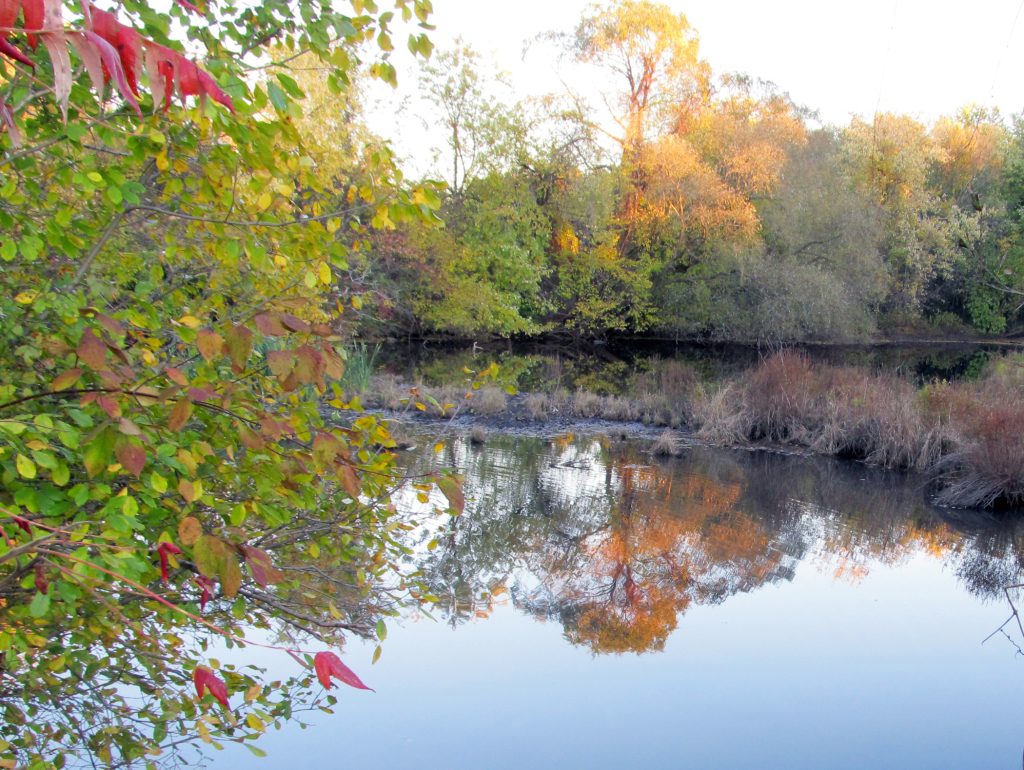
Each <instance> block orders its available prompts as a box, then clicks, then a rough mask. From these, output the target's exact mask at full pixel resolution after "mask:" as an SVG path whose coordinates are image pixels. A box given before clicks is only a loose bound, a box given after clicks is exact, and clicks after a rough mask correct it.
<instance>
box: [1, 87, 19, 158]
mask: <svg viewBox="0 0 1024 770" xmlns="http://www.w3.org/2000/svg"><path fill="white" fill-rule="evenodd" d="M0 123H3V124H4V126H6V127H7V133H8V134H10V136H11V144H12V145H14V146H15V147H20V146H21V143H22V136H21V130H20V129H19V128H18V124H17V123H15V122H14V113H13V112H11V108H10V107H8V106H7V102H5V101H4V100H3V99H0Z"/></svg>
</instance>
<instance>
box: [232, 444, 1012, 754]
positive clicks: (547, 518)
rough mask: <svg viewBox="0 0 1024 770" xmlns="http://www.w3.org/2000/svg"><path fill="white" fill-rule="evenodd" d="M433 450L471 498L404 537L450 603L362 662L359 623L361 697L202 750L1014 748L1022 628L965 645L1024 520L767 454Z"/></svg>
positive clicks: (579, 448)
mask: <svg viewBox="0 0 1024 770" xmlns="http://www.w3.org/2000/svg"><path fill="white" fill-rule="evenodd" d="M431 455H432V452H430V451H429V449H427V450H425V451H424V453H423V454H422V455H421V456H419V457H416V458H413V459H412V460H411V462H413V463H414V464H417V463H419V464H420V465H422V464H423V463H426V462H427V461H428V458H429V457H430V456H431ZM439 462H441V463H442V464H450V465H455V466H456V467H458V468H459V469H460V470H462V472H464V473H465V474H466V479H467V480H466V490H467V495H468V498H469V503H468V504H467V508H466V513H465V514H464V515H463V516H462V517H461V518H460V519H458V520H457V521H456V522H455V523H454V524H453V525H449V522H448V519H447V517H439V518H438V517H434V518H432V519H431V522H430V524H429V525H428V526H426V527H425V528H424V529H423V531H420V532H417V533H415V537H414V541H415V542H414V546H415V548H414V552H415V556H414V557H413V558H415V559H416V560H417V561H418V563H419V564H421V566H422V568H423V570H424V571H425V573H426V574H427V575H428V578H429V581H430V583H431V584H432V586H433V590H434V593H435V594H436V595H437V596H439V597H441V598H442V605H443V610H442V612H440V613H438V614H437V615H436V620H430V619H427V618H425V617H422V616H419V615H413V616H410V617H408V618H406V619H405V620H404V622H403V623H401V624H398V623H392V624H391V630H390V633H389V636H388V639H387V641H386V643H385V645H384V655H383V657H382V658H381V660H380V661H379V662H378V663H377V664H376V665H372V666H371V664H370V658H371V654H372V651H373V645H370V644H362V643H360V642H358V641H353V642H352V643H350V645H349V647H348V649H347V650H346V660H347V662H348V663H349V664H350V665H351V666H352V667H353V668H354V669H355V670H356V671H358V672H359V673H360V674H361V675H363V679H364V680H365V681H367V683H368V684H370V685H371V686H373V687H375V688H376V690H377V692H376V693H366V692H357V691H352V690H348V691H345V692H342V693H341V694H340V703H339V705H338V707H337V713H335V714H334V715H319V714H318V715H316V716H313V717H312V718H311V722H312V723H313V727H312V728H311V729H309V730H305V731H303V730H300V729H299V728H298V727H297V726H296V725H289V726H288V727H286V728H285V730H283V731H282V732H280V733H274V734H269V735H267V736H266V738H265V740H264V741H262V742H261V744H260V745H261V746H262V747H263V748H264V749H266V750H267V751H268V752H269V755H270V756H269V759H265V760H256V759H253V758H251V757H249V756H248V754H246V753H245V752H244V751H236V750H233V749H229V750H228V751H226V752H224V753H220V754H218V755H216V756H215V757H214V764H215V766H224V767H249V766H252V767H264V768H266V767H285V766H286V767H290V768H318V769H321V768H334V767H381V768H519V767H531V768H532V767H538V768H547V767H558V768H576V767H579V768H605V767H607V768H612V767H615V768H624V767H701V768H709V767H713V768H719V767H720V768H822V767H829V768H869V767H870V768H906V767H915V768H916V767H921V768H924V767H928V768H989V767H991V768H998V767H1006V768H1011V767H1020V763H1021V755H1022V749H1024V718H1022V717H1021V714H1022V713H1024V658H1022V657H1021V656H1020V655H1018V654H1017V649H1016V647H1015V646H1014V645H1015V643H1016V644H1024V640H1022V639H1021V638H1020V632H1019V631H1016V632H1015V631H1014V630H1013V629H1011V628H1010V627H1009V626H1007V629H1006V630H1007V631H1008V632H1009V633H1010V637H1011V638H1008V637H1007V636H1006V635H1003V634H1001V633H999V634H996V635H995V636H994V637H992V638H990V639H989V640H988V641H987V642H985V643H984V644H983V643H982V642H983V640H984V639H985V638H986V637H987V636H988V635H989V634H991V633H992V632H993V631H994V630H996V629H997V628H998V627H999V626H1000V624H1002V623H1003V621H1004V620H1006V618H1007V616H1008V614H1009V607H1008V605H1007V603H1006V600H1005V598H1003V597H1002V595H1001V593H1000V587H1001V586H1002V585H1005V584H1008V583H1011V582H1015V580H1016V579H1017V576H1018V573H1019V570H1020V564H1021V558H1022V556H1021V546H1022V544H1024V526H1018V525H1016V524H1013V523H1011V522H1005V521H1000V520H997V519H994V518H990V517H985V516H976V515H969V514H964V513H962V512H961V513H952V512H944V511H940V510H937V509H934V508H932V507H930V506H929V505H928V504H927V502H926V500H925V497H924V495H923V492H922V489H921V486H920V483H919V482H918V481H917V480H915V479H913V478H912V477H907V476H901V475H892V474H887V473H883V472H880V471H876V470H873V469H869V468H866V467H861V466H857V465H851V464H844V463H839V462H831V461H822V460H817V459H807V458H799V457H784V456H779V455H772V454H764V453H759V454H758V453H745V452H727V451H717V450H697V449H695V450H691V451H690V452H689V453H688V454H687V455H686V456H684V457H682V458H678V459H673V460H668V461H657V460H654V459H653V458H651V457H649V456H648V455H646V454H645V453H644V452H643V451H642V450H641V448H640V447H635V446H629V445H622V444H615V443H612V442H609V441H607V440H605V439H594V438H565V439H560V440H554V441H547V440H542V439H523V438H520V439H511V438H507V439H501V438H498V439H492V440H491V441H489V442H488V444H487V445H486V446H485V447H483V448H478V447H472V446H470V445H469V444H468V443H467V442H464V441H462V440H461V439H455V440H453V441H452V442H451V443H450V444H449V446H448V448H447V449H446V450H445V452H444V453H442V455H441V457H440V458H439ZM402 504H403V505H404V506H406V507H415V506H417V503H416V502H415V500H414V498H413V497H412V496H411V494H410V495H409V496H408V497H407V498H404V499H403V501H402ZM438 535H439V536H440V537H439V545H438V547H436V548H435V549H433V550H428V549H427V548H426V546H425V543H426V541H427V540H428V539H430V538H432V537H434V536H438ZM262 663H263V664H264V665H266V666H267V667H268V668H269V670H270V673H271V675H273V673H274V671H275V668H281V669H282V672H283V669H284V668H285V667H289V661H287V660H281V656H278V655H276V654H274V653H267V657H266V658H265V659H264V660H263V661H262ZM290 668H291V667H289V670H290Z"/></svg>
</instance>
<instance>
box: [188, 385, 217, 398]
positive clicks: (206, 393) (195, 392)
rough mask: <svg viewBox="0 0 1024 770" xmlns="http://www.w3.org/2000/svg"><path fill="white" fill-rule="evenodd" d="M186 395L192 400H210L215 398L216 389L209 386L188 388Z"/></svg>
mask: <svg viewBox="0 0 1024 770" xmlns="http://www.w3.org/2000/svg"><path fill="white" fill-rule="evenodd" d="M188 397H189V398H190V399H192V400H193V401H212V400H213V399H215V398H217V391H215V390H210V389H209V388H189V389H188Z"/></svg>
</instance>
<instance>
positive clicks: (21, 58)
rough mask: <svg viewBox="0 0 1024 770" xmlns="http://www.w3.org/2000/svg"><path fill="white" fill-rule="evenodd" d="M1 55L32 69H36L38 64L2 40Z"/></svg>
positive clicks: (0, 44) (0, 45)
mask: <svg viewBox="0 0 1024 770" xmlns="http://www.w3.org/2000/svg"><path fill="white" fill-rule="evenodd" d="M0 34H3V33H0ZM0 53H2V54H3V55H4V56H6V57H7V58H8V59H14V60H15V61H17V62H21V63H22V64H24V65H26V66H28V67H32V69H35V66H36V63H35V62H34V61H32V60H31V59H30V58H28V57H27V56H26V55H25V54H23V53H22V52H21V51H20V50H19V49H18V48H16V47H15V46H14V45H12V44H11V43H9V42H8V41H6V40H0Z"/></svg>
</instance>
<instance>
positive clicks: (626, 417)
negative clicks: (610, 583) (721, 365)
mask: <svg viewBox="0 0 1024 770" xmlns="http://www.w3.org/2000/svg"><path fill="white" fill-rule="evenodd" d="M669 363H670V365H667V366H662V367H660V368H659V369H658V370H657V371H655V372H650V373H647V374H646V375H643V376H640V377H636V378H634V379H633V380H632V381H631V383H630V394H629V395H598V394H595V393H591V392H588V391H585V390H577V391H575V392H570V391H568V390H564V389H560V390H555V391H553V392H550V393H522V394H513V395H510V394H508V393H506V392H504V391H503V390H501V389H500V388H496V387H488V386H484V387H481V388H479V389H476V390H472V389H470V390H469V391H468V392H467V391H466V390H464V389H463V388H460V387H455V386H451V385H449V386H441V387H435V388H430V387H427V386H424V385H422V384H420V385H409V384H408V383H402V382H400V381H399V380H398V379H397V378H395V377H393V376H378V377H375V378H374V379H373V380H372V382H371V385H370V387H369V388H368V390H367V392H366V394H365V395H364V403H365V404H366V405H367V406H368V407H370V408H374V409H380V410H383V411H385V412H386V413H387V414H388V415H389V416H391V417H395V418H400V419H403V420H410V419H412V420H422V419H432V420H438V419H445V420H449V421H453V422H452V424H453V426H455V427H457V428H458V429H460V430H466V431H475V432H476V435H477V436H478V438H482V437H483V436H485V435H486V432H487V431H502V432H529V433H532V434H542V435H543V434H552V435H553V434H557V433H564V432H567V431H580V430H594V431H603V432H608V433H610V434H613V435H615V434H619V435H622V436H638V437H640V438H645V439H649V440H651V442H652V451H654V452H656V453H660V454H675V453H678V452H681V451H683V448H684V447H685V445H686V443H687V442H688V441H689V442H697V443H701V444H706V445H713V446H724V447H746V448H750V447H756V448H774V449H782V450H787V451H799V452H807V453H813V454H819V455H826V456H834V457H841V458H848V459H855V460H860V461H862V462H865V463H868V464H871V465H879V466H882V467H885V468H891V469H903V470H911V471H915V472H918V473H922V474H925V475H926V476H927V477H928V478H929V479H930V480H931V483H932V484H933V490H934V493H935V499H936V502H938V503H939V504H940V505H946V506H951V507H964V508H987V509H1002V508H1012V509H1015V510H1016V509H1022V508H1024V359H1022V358H1020V357H1013V356H1011V357H1007V358H1005V359H1002V360H1001V361H1000V362H999V363H998V364H997V365H993V366H991V367H990V370H989V371H987V372H986V374H985V376H984V377H983V378H981V379H980V380H978V381H974V382H959V383H949V382H940V381H934V382H930V383H928V384H926V385H924V386H918V385H917V384H915V383H914V382H912V381H911V380H910V379H907V378H905V377H901V376H899V375H897V374H894V373H886V372H875V371H871V370H868V369H864V368H859V367H852V366H832V365H827V364H814V363H812V362H811V360H810V359H809V358H808V357H807V356H806V355H804V354H802V353H799V352H793V351H783V352H780V353H776V354H774V355H772V356H770V357H768V358H766V359H764V360H763V361H762V362H761V363H760V364H758V365H757V366H755V367H753V368H751V369H749V370H748V371H746V372H744V373H743V374H741V375H738V376H735V377H732V378H728V379H726V380H723V381H721V382H717V383H714V384H707V383H705V382H703V381H701V380H700V379H699V378H698V376H697V375H696V373H695V372H694V371H693V370H692V369H691V368H690V367H688V366H686V365H685V364H683V363H678V362H674V363H673V362H669ZM417 405H418V406H417Z"/></svg>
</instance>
